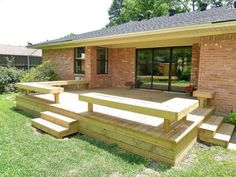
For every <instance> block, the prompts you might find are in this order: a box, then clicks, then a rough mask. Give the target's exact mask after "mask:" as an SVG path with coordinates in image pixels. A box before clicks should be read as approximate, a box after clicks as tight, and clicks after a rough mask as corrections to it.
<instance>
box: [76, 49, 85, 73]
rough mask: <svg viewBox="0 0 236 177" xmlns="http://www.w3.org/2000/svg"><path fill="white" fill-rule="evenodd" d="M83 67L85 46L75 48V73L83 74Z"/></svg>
mask: <svg viewBox="0 0 236 177" xmlns="http://www.w3.org/2000/svg"><path fill="white" fill-rule="evenodd" d="M84 68H85V48H84V47H79V48H75V73H78V74H84Z"/></svg>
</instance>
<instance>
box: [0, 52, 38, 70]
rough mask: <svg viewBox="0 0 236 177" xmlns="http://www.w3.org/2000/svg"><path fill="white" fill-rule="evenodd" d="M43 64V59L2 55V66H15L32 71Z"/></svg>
mask: <svg viewBox="0 0 236 177" xmlns="http://www.w3.org/2000/svg"><path fill="white" fill-rule="evenodd" d="M41 63H42V57H37V56H16V55H15V56H14V55H0V66H8V65H11V66H14V67H16V68H19V69H24V70H27V69H30V68H32V67H36V66H37V65H40V64H41Z"/></svg>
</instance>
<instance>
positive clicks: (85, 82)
mask: <svg viewBox="0 0 236 177" xmlns="http://www.w3.org/2000/svg"><path fill="white" fill-rule="evenodd" d="M40 84H44V85H51V86H67V85H85V86H86V87H88V85H89V81H88V80H66V81H50V82H40Z"/></svg>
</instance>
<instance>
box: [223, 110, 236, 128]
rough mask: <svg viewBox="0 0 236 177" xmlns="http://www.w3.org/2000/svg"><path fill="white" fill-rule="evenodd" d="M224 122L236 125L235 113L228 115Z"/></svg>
mask: <svg viewBox="0 0 236 177" xmlns="http://www.w3.org/2000/svg"><path fill="white" fill-rule="evenodd" d="M225 122H227V123H230V124H234V125H236V112H231V113H229V115H228V117H227V118H226V120H225Z"/></svg>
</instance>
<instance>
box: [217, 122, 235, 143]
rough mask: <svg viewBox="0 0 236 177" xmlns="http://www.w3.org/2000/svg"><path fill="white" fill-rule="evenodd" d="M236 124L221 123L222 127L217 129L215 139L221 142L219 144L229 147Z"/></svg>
mask: <svg viewBox="0 0 236 177" xmlns="http://www.w3.org/2000/svg"><path fill="white" fill-rule="evenodd" d="M234 128H235V126H234V125H232V124H228V123H223V124H221V126H220V128H219V129H218V130H217V132H216V134H215V136H214V139H215V140H217V141H218V142H219V144H218V145H222V146H224V147H227V146H228V144H229V141H230V139H231V136H232V134H233V131H234Z"/></svg>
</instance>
